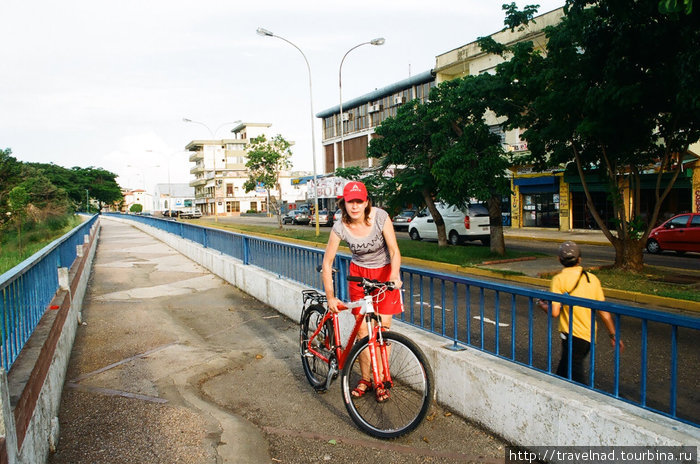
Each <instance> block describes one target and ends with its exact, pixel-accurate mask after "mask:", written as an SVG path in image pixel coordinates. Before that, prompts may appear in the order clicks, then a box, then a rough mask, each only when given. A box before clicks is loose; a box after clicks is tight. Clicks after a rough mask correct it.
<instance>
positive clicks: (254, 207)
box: [250, 201, 258, 213]
mask: <svg viewBox="0 0 700 464" xmlns="http://www.w3.org/2000/svg"><path fill="white" fill-rule="evenodd" d="M250 210H251V211H252V212H254V213H257V212H258V202H257V201H251V202H250Z"/></svg>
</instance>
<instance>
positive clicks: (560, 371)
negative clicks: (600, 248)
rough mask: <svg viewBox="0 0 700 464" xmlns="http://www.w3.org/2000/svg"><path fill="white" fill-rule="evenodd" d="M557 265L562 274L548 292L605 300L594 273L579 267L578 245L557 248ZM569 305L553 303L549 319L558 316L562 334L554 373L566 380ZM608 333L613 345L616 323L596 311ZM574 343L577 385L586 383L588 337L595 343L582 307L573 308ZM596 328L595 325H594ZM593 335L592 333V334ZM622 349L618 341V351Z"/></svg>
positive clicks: (573, 375)
mask: <svg viewBox="0 0 700 464" xmlns="http://www.w3.org/2000/svg"><path fill="white" fill-rule="evenodd" d="M559 262H560V263H561V264H562V266H564V269H562V271H561V272H560V273H559V274H557V275H555V276H554V277H553V278H552V284H551V287H550V291H551V292H552V293H560V294H566V295H571V296H576V297H579V298H588V299H591V300H598V301H604V300H605V296H604V295H603V288H602V287H601V285H600V281H599V280H598V278H597V277H596V276H594V275H593V274H591V273H589V272H586V271H584V270H583V267H581V252H580V250H579V247H578V245H576V243H574V242H572V241H567V242H564V243H562V244H561V246H560V247H559ZM540 307H541V308H542V309H543V310H544V311H547V310H548V307H547V303H545V302H540ZM570 312H571V311H570V309H569V307H568V306H564V307H563V308H562V304H561V303H559V302H556V301H553V302H552V317H559V332H560V334H561V339H562V341H561V360H560V361H559V365H558V366H557V371H556V374H557V375H558V376H560V377H564V378H568V368H569V340H568V336H569V313H570ZM597 314H598V315H599V316H600V318H601V319H602V320H603V323H604V324H605V327H606V328H607V329H608V332H609V333H610V341H611V343H612V345H613V347H614V346H615V323H614V322H613V318H612V316H611V315H610V313H609V312H607V311H597ZM573 319H574V320H573V327H572V329H573V340H572V346H571V379H572V380H573V381H575V382H579V383H587V382H586V380H585V374H584V360H585V359H586V357H587V356H588V353H589V352H590V350H591V335H593V341H595V332H594V331H592V330H591V310H590V309H589V308H584V307H581V306H574V309H573ZM596 325H597V324H596ZM592 332H593V334H592ZM623 348H624V345H623V343H622V340H620V350H622V349H623Z"/></svg>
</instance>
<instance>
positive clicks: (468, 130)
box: [430, 74, 510, 255]
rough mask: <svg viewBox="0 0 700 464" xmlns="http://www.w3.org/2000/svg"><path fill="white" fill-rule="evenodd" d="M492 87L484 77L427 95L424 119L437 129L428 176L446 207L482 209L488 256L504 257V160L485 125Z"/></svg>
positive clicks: (506, 187) (507, 189) (498, 142)
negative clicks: (476, 204) (433, 160)
mask: <svg viewBox="0 0 700 464" xmlns="http://www.w3.org/2000/svg"><path fill="white" fill-rule="evenodd" d="M493 81H494V77H493V76H491V75H490V74H482V75H479V76H466V77H464V78H461V79H455V80H451V81H447V82H443V83H442V84H440V85H438V86H437V87H435V88H434V89H433V90H432V91H431V93H430V100H431V101H430V107H431V111H430V113H431V114H432V116H431V117H432V118H433V119H434V120H435V122H436V123H437V124H436V125H437V131H436V132H433V135H432V137H431V142H432V147H433V152H434V153H439V155H440V156H439V157H438V158H437V161H436V163H435V165H434V167H433V175H434V176H435V177H436V179H438V184H439V186H440V192H441V193H440V198H441V199H443V200H444V201H446V202H447V203H449V204H453V205H456V206H465V204H466V203H468V202H469V201H471V200H472V199H477V200H479V201H482V202H485V203H486V205H487V206H488V211H489V223H490V230H491V240H490V246H491V251H492V252H494V253H496V254H499V255H504V254H505V241H504V239H503V221H502V217H503V213H502V208H501V203H502V198H503V197H504V196H506V195H508V194H510V180H509V173H508V171H507V168H508V167H509V166H510V159H509V158H508V156H507V153H506V152H505V151H504V150H503V146H502V144H501V138H500V137H499V136H498V135H496V134H495V133H494V132H493V131H492V130H491V128H490V127H489V125H488V123H487V119H486V117H487V113H488V112H489V111H490V107H491V106H493V104H494V103H493V102H492V99H493V97H492V92H491V88H492V86H493Z"/></svg>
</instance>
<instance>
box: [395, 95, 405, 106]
mask: <svg viewBox="0 0 700 464" xmlns="http://www.w3.org/2000/svg"><path fill="white" fill-rule="evenodd" d="M405 101H406V99H405V98H404V96H403V95H397V96H396V97H394V105H401V104H403V103H405Z"/></svg>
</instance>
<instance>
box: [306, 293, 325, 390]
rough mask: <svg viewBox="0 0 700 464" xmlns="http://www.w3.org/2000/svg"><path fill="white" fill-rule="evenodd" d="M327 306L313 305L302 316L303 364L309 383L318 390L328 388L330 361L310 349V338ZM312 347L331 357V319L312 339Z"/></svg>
mask: <svg viewBox="0 0 700 464" xmlns="http://www.w3.org/2000/svg"><path fill="white" fill-rule="evenodd" d="M325 313H326V308H324V307H323V306H322V305H311V306H309V307H308V308H306V309H305V310H304V314H303V315H302V317H301V327H300V329H301V330H300V334H299V344H300V350H301V365H302V366H303V367H304V374H306V378H307V379H308V381H309V383H310V384H311V386H312V387H314V389H315V390H316V391H321V392H322V391H325V390H326V380H327V379H328V375H329V367H330V366H329V363H328V362H326V361H324V360H323V359H321V358H319V357H318V356H316V355H314V354H313V353H311V352H310V351H309V349H308V348H309V339H310V338H311V336H312V335H313V334H314V332H316V329H317V328H318V326H319V324H320V323H321V320H322V319H323V315H324V314H325ZM311 347H312V348H313V349H314V350H315V351H317V352H318V353H320V354H322V355H323V356H324V357H325V358H326V359H331V356H332V354H333V324H332V323H331V321H330V319H329V320H328V321H326V323H325V324H324V326H323V328H322V329H321V331H320V332H319V333H318V335H317V336H316V338H314V339H313V340H312V341H311Z"/></svg>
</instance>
